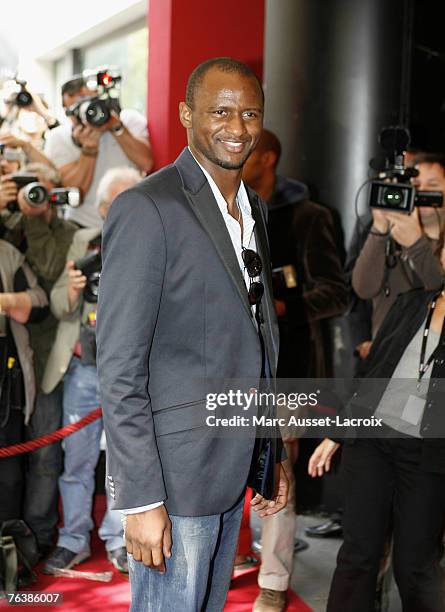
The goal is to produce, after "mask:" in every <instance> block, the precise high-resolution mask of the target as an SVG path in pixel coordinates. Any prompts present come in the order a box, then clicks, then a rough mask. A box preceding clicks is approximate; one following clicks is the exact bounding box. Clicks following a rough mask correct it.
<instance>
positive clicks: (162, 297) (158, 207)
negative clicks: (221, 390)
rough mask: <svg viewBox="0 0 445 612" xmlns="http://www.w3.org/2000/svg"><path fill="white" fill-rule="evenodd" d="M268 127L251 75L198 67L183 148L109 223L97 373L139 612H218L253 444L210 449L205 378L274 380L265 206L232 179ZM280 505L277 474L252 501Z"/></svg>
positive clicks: (221, 442)
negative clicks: (272, 489)
mask: <svg viewBox="0 0 445 612" xmlns="http://www.w3.org/2000/svg"><path fill="white" fill-rule="evenodd" d="M262 117H263V92H262V89H261V85H260V83H259V82H258V80H257V78H256V77H255V75H254V74H253V73H252V71H251V70H250V69H249V68H248V67H247V66H245V65H244V64H241V63H240V62H238V61H236V60H232V59H230V58H216V59H214V60H209V61H207V62H204V63H203V64H201V65H200V66H198V67H197V68H196V69H195V70H194V71H193V72H192V74H191V76H190V78H189V81H188V83H187V92H186V102H181V104H180V119H181V122H182V124H183V126H184V127H185V128H186V129H187V135H188V144H189V147H188V148H187V149H185V150H184V151H183V152H182V153H181V155H180V156H179V158H178V159H177V160H176V162H175V163H174V164H172V165H170V166H168V167H166V168H164V169H163V170H161V171H159V172H158V173H156V174H154V175H152V176H150V177H148V178H147V179H145V180H144V181H142V182H141V183H140V184H139V185H138V186H136V187H135V188H133V189H130V190H128V191H127V192H125V193H124V194H122V195H121V196H119V198H118V200H119V202H118V203H117V204H116V205H114V206H112V207H111V210H110V213H109V216H108V218H107V222H106V224H105V229H104V237H103V270H102V277H101V283H100V291H99V294H100V297H99V306H98V316H97V321H98V324H97V346H98V371H99V380H100V387H101V394H102V406H103V411H104V424H105V430H106V434H107V444H108V455H107V461H108V465H107V485H108V487H109V490H110V495H111V497H112V498H113V499H114V500H115V504H114V507H115V508H118V509H121V510H124V511H125V513H126V545H127V550H128V552H129V570H130V580H131V588H132V610H150V612H152V611H155V610H156V611H159V612H166V611H167V610H177V609H181V611H183V612H195V611H197V610H204V609H205V610H209V611H210V610H211V611H212V612H213V611H216V610H222V608H223V606H224V602H225V598H226V593H227V590H228V586H229V583H230V576H231V570H232V564H233V559H234V556H235V547H236V541H237V536H238V529H239V525H240V521H241V514H242V506H243V498H244V492H245V487H246V482H247V478H248V473H249V468H250V466H251V462H252V454H253V450H254V445H255V432H254V431H253V430H252V429H250V430H249V434H247V436H246V437H244V438H243V439H240V438H237V437H228V436H226V437H215V434H214V432H213V431H212V430H211V428H209V427H206V425H205V423H206V412H207V411H206V399H205V389H206V384H205V381H206V380H207V381H208V380H210V379H212V378H213V379H224V380H227V379H234V378H238V379H250V380H252V379H253V380H255V381H257V384H258V385H259V384H260V379H261V378H263V379H264V378H273V377H274V375H275V372H276V365H277V352H278V334H277V325H276V319H275V315H274V307H273V300H272V291H271V274H270V265H269V255H268V246H267V236H266V228H265V208H264V207H263V204H262V202H261V201H259V199H258V197H257V196H256V195H255V194H254V193H253V192H251V191H249V192H248V191H247V190H246V188H245V187H244V184H243V183H242V182H241V172H242V166H243V164H244V161H245V160H246V158H247V156H248V155H249V153H250V152H251V150H252V149H253V148H254V146H255V145H256V143H257V140H258V137H259V135H260V132H261V127H262ZM249 251H250V252H249ZM252 251H255V252H257V253H258V255H259V257H260V258H261V260H262V271H260V270H258V269H254V268H255V266H254V267H253V268H252V266H251V263H249V261H248V257H249V256H250V257H251V256H252V253H251V252H252ZM258 255H257V254H256V253H255V254H254V256H253V257H254V259H255V261H256V260H257V259H258ZM261 287H263V291H264V294H263V295H262V297H261ZM207 414H209V413H208V412H207ZM274 446H275V461H276V462H277V463H278V462H280V461H281V451H280V448H279V447H280V441H279V440H275V442H274ZM286 499H287V478H286V476H285V473H284V469H281V471H280V478H279V483H278V492H277V495H276V497H275V498H274V499H272V500H266V499H264V498H263V497H261V496H260V495H257V496H256V497H255V498H254V499H253V501H252V503H253V506H254V509H256V510H257V511H258V513H259V514H260V516H266V515H267V514H274V513H275V512H277V511H279V510H280V509H281V508H283V507H284V506H285V504H286ZM172 542H173V543H172Z"/></svg>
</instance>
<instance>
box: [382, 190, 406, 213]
mask: <svg viewBox="0 0 445 612" xmlns="http://www.w3.org/2000/svg"><path fill="white" fill-rule="evenodd" d="M382 195H383V198H382V199H383V201H384V203H385V204H386V205H387V206H388V207H391V208H400V207H401V206H402V205H403V201H404V198H403V192H402V190H401V189H397V188H396V187H395V188H394V187H387V188H386V189H385V190H384V191H383V194H382Z"/></svg>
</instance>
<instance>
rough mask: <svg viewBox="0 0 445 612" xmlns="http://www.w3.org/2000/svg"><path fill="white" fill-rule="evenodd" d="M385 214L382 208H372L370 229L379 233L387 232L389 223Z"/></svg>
mask: <svg viewBox="0 0 445 612" xmlns="http://www.w3.org/2000/svg"><path fill="white" fill-rule="evenodd" d="M386 214H387V213H386V212H384V211H383V210H377V209H375V208H373V209H372V219H373V223H372V229H373V230H375V231H376V232H378V233H379V234H387V233H388V232H389V223H388V219H387V218H386Z"/></svg>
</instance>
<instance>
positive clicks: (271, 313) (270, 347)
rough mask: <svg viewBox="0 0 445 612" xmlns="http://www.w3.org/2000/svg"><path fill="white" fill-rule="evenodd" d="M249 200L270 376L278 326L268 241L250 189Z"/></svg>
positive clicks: (258, 208) (258, 204) (276, 344)
mask: <svg viewBox="0 0 445 612" xmlns="http://www.w3.org/2000/svg"><path fill="white" fill-rule="evenodd" d="M247 192H248V194H249V201H250V205H251V209H252V217H253V218H254V221H255V240H256V246H257V251H258V254H259V255H260V257H261V261H262V262H263V273H262V280H263V283H264V285H265V288H264V296H263V300H262V302H261V308H262V309H263V313H264V315H265V316H264V317H263V318H264V321H265V324H264V325H263V336H264V341H265V344H266V351H267V355H268V357H269V365H270V368H271V371H272V377H275V375H276V365H277V359H278V327H277V323H276V315H275V305H274V302H273V289H272V270H271V267H270V265H269V262H270V253H269V241H268V238H267V231H266V219H265V216H264V214H263V212H262V211H261V205H260V202H259V200H258V196H257V194H256V193H255V192H254V191H252V190H251V189H248V190H247Z"/></svg>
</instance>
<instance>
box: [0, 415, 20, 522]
mask: <svg viewBox="0 0 445 612" xmlns="http://www.w3.org/2000/svg"><path fill="white" fill-rule="evenodd" d="M19 442H23V411H22V410H15V409H12V410H11V411H10V413H9V418H8V422H7V423H6V424H5V425H4V427H0V448H3V447H5V446H10V445H12V444H17V443H19ZM23 483H24V461H23V455H16V456H14V457H4V458H0V523H1V522H2V521H7V520H9V519H19V518H22V500H23Z"/></svg>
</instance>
